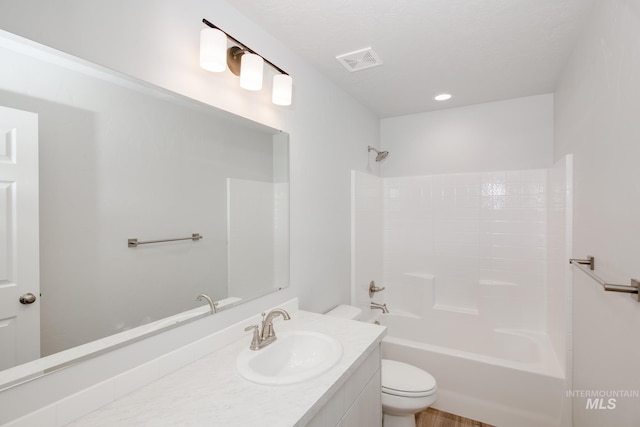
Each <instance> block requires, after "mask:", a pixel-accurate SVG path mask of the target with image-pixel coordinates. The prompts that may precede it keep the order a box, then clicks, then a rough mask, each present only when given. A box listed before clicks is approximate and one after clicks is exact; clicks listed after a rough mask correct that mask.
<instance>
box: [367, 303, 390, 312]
mask: <svg viewBox="0 0 640 427" xmlns="http://www.w3.org/2000/svg"><path fill="white" fill-rule="evenodd" d="M371 308H377V309H378V310H382V312H383V313H388V312H389V309H388V308H387V304H378V303H377V302H373V301H372V302H371Z"/></svg>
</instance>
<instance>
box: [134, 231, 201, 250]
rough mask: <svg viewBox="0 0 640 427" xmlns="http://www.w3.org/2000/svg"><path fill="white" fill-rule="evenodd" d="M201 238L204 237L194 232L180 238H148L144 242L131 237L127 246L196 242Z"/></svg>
mask: <svg viewBox="0 0 640 427" xmlns="http://www.w3.org/2000/svg"><path fill="white" fill-rule="evenodd" d="M200 239H202V236H201V235H200V234H199V233H193V234H192V235H191V237H180V238H178V239H163V240H146V241H143V242H142V241H139V240H138V239H129V240H127V246H129V247H130V248H136V247H138V246H139V245H147V244H149V243H161V242H175V241H178V240H193V241H194V242H195V241H197V240H200Z"/></svg>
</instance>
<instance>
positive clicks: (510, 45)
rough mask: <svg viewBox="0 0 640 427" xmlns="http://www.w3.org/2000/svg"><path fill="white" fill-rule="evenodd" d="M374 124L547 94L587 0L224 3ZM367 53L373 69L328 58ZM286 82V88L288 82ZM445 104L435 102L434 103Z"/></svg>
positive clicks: (580, 23) (239, 0) (262, 0)
mask: <svg viewBox="0 0 640 427" xmlns="http://www.w3.org/2000/svg"><path fill="white" fill-rule="evenodd" d="M227 1H228V2H229V3H230V4H231V5H233V6H234V7H235V8H237V9H238V10H239V11H241V12H242V13H243V14H244V15H246V16H247V17H249V18H250V19H251V20H253V21H254V22H255V23H256V24H258V25H259V26H260V27H262V28H263V29H265V30H266V31H267V32H269V33H271V34H273V35H274V36H275V37H277V38H278V39H279V40H281V41H282V42H283V43H284V44H286V45H287V46H288V47H290V48H291V49H292V50H293V51H294V52H296V53H297V54H298V55H300V56H301V57H303V58H305V59H306V60H307V61H308V62H309V63H311V64H312V65H313V66H314V67H315V68H316V69H318V70H319V71H320V72H321V73H323V74H324V75H325V76H326V77H328V78H329V79H330V80H332V81H333V82H334V83H335V84H337V85H338V86H340V87H342V88H343V89H344V90H345V91H347V92H348V93H350V94H351V95H352V96H353V97H354V98H356V99H357V100H358V101H360V102H361V103H362V104H363V105H365V106H366V107H368V108H369V109H371V110H372V111H373V112H375V113H376V114H377V115H378V116H379V117H381V118H384V117H393V116H399V115H405V114H411V113H418V112H425V111H432V110H438V109H443V108H452V107H460V106H464V105H472V104H479V103H483V102H490V101H497V100H501V99H508V98H516V97H521V96H529V95H537V94H543V93H550V92H553V90H554V87H555V82H556V80H557V79H558V76H559V75H560V72H561V71H562V68H563V66H564V64H565V62H566V60H567V58H568V56H569V55H570V53H571V51H572V49H573V46H574V44H575V42H576V40H577V38H578V35H579V33H580V31H581V28H582V27H583V26H584V23H585V20H586V18H587V17H588V14H589V11H590V9H591V7H592V5H593V0H227ZM366 47H372V48H373V50H374V51H375V52H376V53H377V54H378V56H379V57H380V59H381V60H382V62H383V64H382V65H381V66H378V67H374V68H368V69H364V70H361V71H357V72H349V71H348V70H347V69H346V68H345V67H344V66H343V65H342V64H340V63H339V62H338V61H337V60H336V56H338V55H341V54H344V53H348V52H352V51H355V50H359V49H363V48H366ZM292 77H293V78H294V84H295V75H293V76H292ZM441 92H450V93H452V94H453V95H454V96H453V98H452V99H451V100H449V101H446V102H437V101H435V100H434V99H433V97H434V95H436V94H438V93H441Z"/></svg>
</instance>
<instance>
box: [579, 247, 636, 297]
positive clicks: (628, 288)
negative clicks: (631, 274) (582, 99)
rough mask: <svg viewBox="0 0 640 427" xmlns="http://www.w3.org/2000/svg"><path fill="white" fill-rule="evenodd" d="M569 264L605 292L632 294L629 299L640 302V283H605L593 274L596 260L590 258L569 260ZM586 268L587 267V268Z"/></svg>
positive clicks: (632, 280)
mask: <svg viewBox="0 0 640 427" xmlns="http://www.w3.org/2000/svg"><path fill="white" fill-rule="evenodd" d="M569 264H573V265H575V266H576V267H578V268H579V269H580V270H582V272H583V273H585V274H586V275H587V276H589V277H591V278H592V279H593V280H595V281H596V282H598V283H599V284H600V285H601V286H602V287H603V288H604V290H605V291H612V292H625V293H628V294H633V295H631V297H632V298H634V299H636V300H637V301H638V302H640V294H639V293H638V291H639V290H640V281H638V280H636V279H631V285H614V284H612V283H607V282H605V281H604V280H602V279H601V278H600V277H598V276H596V274H595V273H593V270H595V268H596V259H595V258H594V257H592V256H587V259H578V258H571V259H570V260H569ZM586 266H588V268H587V267H586Z"/></svg>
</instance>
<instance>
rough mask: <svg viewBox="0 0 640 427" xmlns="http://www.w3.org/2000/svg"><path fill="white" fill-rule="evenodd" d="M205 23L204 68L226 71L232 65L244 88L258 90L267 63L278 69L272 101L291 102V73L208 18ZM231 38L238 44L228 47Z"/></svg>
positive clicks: (202, 43) (202, 48)
mask: <svg viewBox="0 0 640 427" xmlns="http://www.w3.org/2000/svg"><path fill="white" fill-rule="evenodd" d="M202 22H203V23H204V24H205V25H206V26H207V28H205V29H203V30H202V31H201V33H200V67H202V68H203V69H205V70H207V71H212V72H223V71H225V70H226V69H227V68H229V71H231V72H232V73H233V74H235V75H236V76H240V87H242V88H243V89H247V90H253V91H258V90H261V89H262V80H263V75H264V64H265V63H266V64H267V65H269V66H270V67H272V68H273V69H274V70H276V71H277V72H278V74H276V75H275V76H274V77H273V91H272V94H271V100H272V102H273V103H274V104H276V105H291V94H292V87H293V80H292V79H291V76H290V75H289V73H287V72H286V71H284V70H283V69H282V68H280V67H278V66H277V65H275V64H274V63H273V62H271V61H269V60H267V59H264V57H262V56H260V55H258V54H257V53H256V52H255V51H253V50H252V49H251V48H249V47H247V46H246V45H245V44H243V43H241V42H239V41H238V40H237V39H236V38H234V37H232V36H230V35H229V34H228V33H226V32H224V31H223V30H221V29H220V28H218V27H216V26H215V25H213V24H212V23H211V22H209V21H207V20H206V19H203V20H202ZM227 39H228V40H231V41H232V42H233V43H235V44H236V45H238V46H231V47H230V48H227Z"/></svg>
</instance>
